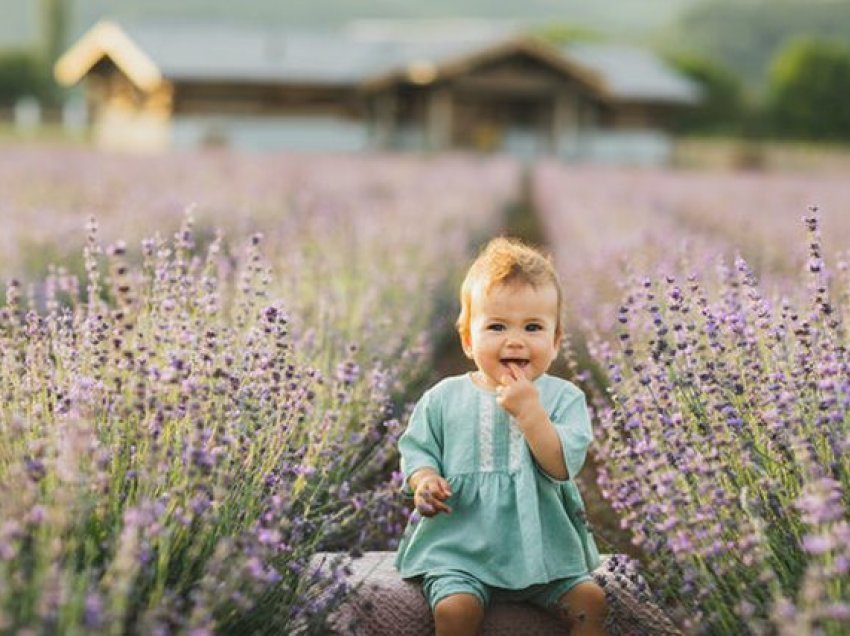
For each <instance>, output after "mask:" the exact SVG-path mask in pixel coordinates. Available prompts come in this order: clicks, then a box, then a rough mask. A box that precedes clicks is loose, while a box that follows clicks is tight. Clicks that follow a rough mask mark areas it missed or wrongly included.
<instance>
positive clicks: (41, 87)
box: [0, 51, 51, 105]
mask: <svg viewBox="0 0 850 636" xmlns="http://www.w3.org/2000/svg"><path fill="white" fill-rule="evenodd" d="M50 87H51V81H50V77H49V75H48V74H47V69H46V68H45V65H44V63H43V61H42V59H41V56H39V55H37V54H36V53H32V52H30V51H6V52H0V104H4V105H11V104H14V103H15V102H16V101H17V100H18V99H20V98H21V97H27V96H29V97H37V98H39V99H44V97H45V96H46V95H47V94H48V93H49V92H50Z"/></svg>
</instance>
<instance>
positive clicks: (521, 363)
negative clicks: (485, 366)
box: [499, 358, 528, 369]
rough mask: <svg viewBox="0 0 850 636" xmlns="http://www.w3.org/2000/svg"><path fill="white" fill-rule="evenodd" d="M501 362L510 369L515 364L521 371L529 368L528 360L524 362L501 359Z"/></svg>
mask: <svg viewBox="0 0 850 636" xmlns="http://www.w3.org/2000/svg"><path fill="white" fill-rule="evenodd" d="M499 362H501V363H502V364H503V365H505V366H506V367H510V366H511V365H512V364H515V365H516V366H518V367H519V368H520V369H524V368H525V367H527V366H528V360H523V359H522V358H501V359H500V360H499Z"/></svg>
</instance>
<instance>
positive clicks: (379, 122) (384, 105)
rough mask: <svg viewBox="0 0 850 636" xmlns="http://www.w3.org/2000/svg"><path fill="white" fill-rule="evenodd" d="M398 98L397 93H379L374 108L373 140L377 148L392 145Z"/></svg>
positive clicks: (385, 147)
mask: <svg viewBox="0 0 850 636" xmlns="http://www.w3.org/2000/svg"><path fill="white" fill-rule="evenodd" d="M397 110H398V99H397V98H396V95H395V93H393V92H387V93H379V94H378V95H377V96H376V97H375V101H374V107H373V109H372V118H373V119H372V141H373V143H374V145H375V147H376V148H379V149H387V148H390V147H392V144H393V137H394V136H395V127H396V113H397Z"/></svg>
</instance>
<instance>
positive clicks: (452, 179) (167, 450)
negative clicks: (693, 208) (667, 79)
mask: <svg viewBox="0 0 850 636" xmlns="http://www.w3.org/2000/svg"><path fill="white" fill-rule="evenodd" d="M0 164H2V166H0V175H2V176H0V180H2V181H3V182H4V183H3V184H2V189H3V191H4V192H5V193H7V194H8V195H9V199H8V203H7V204H8V205H11V207H10V208H9V209H7V210H4V240H7V241H8V244H7V245H6V246H5V247H6V249H4V250H3V255H4V259H5V260H4V262H3V264H2V273H3V275H4V277H9V278H11V277H12V276H13V275H14V276H15V277H16V278H15V279H12V282H10V283H9V285H8V286H7V288H6V290H5V302H4V303H3V304H2V305H0V395H2V400H0V631H3V632H4V633H6V632H9V633H42V632H43V633H63V634H75V633H86V634H89V633H125V632H126V633H151V634H168V633H193V634H203V633H212V632H216V633H240V634H241V633H299V632H305V631H310V630H311V629H314V628H315V621H317V620H318V619H319V618H320V617H321V615H322V614H323V611H324V609H325V608H326V607H330V606H332V605H333V604H334V603H336V602H337V600H338V599H339V597H340V596H341V595H342V594H344V593H346V591H347V590H346V588H345V585H344V584H343V583H342V582H341V581H342V578H341V577H339V576H338V575H339V574H340V572H341V571H342V568H344V567H345V566H344V563H342V562H340V563H337V564H336V565H335V567H334V568H331V570H328V571H325V572H324V573H323V574H319V573H317V572H314V571H313V570H311V568H310V559H311V556H312V555H313V554H314V553H315V552H316V551H317V550H319V549H329V548H330V549H340V548H345V549H347V550H350V551H353V552H356V551H357V550H362V549H365V548H368V547H377V546H380V547H387V543H386V542H387V541H388V537H397V536H398V535H399V534H400V524H401V522H402V521H403V519H404V517H403V514H404V513H403V511H402V510H401V509H400V507H399V505H400V502H399V499H398V497H397V494H396V493H397V487H398V484H397V483H396V477H395V476H393V477H391V478H390V479H389V480H387V477H386V476H387V475H390V474H392V470H393V466H394V465H395V463H396V461H395V457H394V454H393V453H394V442H395V439H396V434H397V431H398V427H399V424H398V422H399V420H400V419H401V418H403V416H404V412H403V410H404V409H403V406H401V404H402V402H400V398H402V397H403V396H404V394H405V391H406V390H408V389H409V388H410V386H411V385H412V384H414V383H416V382H419V381H422V379H423V378H422V374H423V368H424V367H425V366H426V365H424V364H422V363H423V362H424V360H425V356H426V354H427V351H428V347H429V333H430V329H431V327H432V326H433V322H434V320H436V317H435V316H434V311H433V298H432V293H433V292H434V291H436V290H437V289H438V288H439V287H440V286H441V285H443V284H445V280H444V279H445V276H446V275H449V276H451V275H454V274H456V273H457V272H453V271H451V269H450V268H448V269H447V267H446V264H451V263H457V264H458V266H460V264H462V263H463V262H465V261H466V260H468V256H469V252H470V250H471V249H472V247H473V246H474V244H475V243H476V242H477V241H478V240H479V239H480V237H481V235H485V234H491V233H493V232H495V231H497V230H498V228H499V226H500V223H501V220H502V215H501V209H502V207H503V206H504V204H505V201H506V200H507V199H508V198H509V197H511V196H513V194H514V193H513V192H512V191H511V188H512V187H513V184H515V183H516V175H515V173H514V171H515V168H514V166H513V165H512V164H509V163H504V162H498V161H491V162H481V163H477V164H475V163H470V162H469V161H461V160H457V159H452V158H442V159H439V160H433V161H428V160H425V159H418V160H417V159H400V158H392V159H389V158H380V157H372V158H363V157H347V158H346V157H335V158H334V157H318V156H316V157H301V158H297V157H290V158H281V157H272V156H269V157H239V156H235V155H224V154H221V155H219V154H211V155H207V156H169V157H159V158H156V159H153V158H131V157H118V156H98V155H90V154H88V153H85V152H76V151H62V152H58V151H49V152H48V151H24V150H22V151H16V152H9V153H6V154H4V155H2V156H0ZM190 204H193V205H194V210H193V212H192V213H191V214H184V213H183V209H184V208H185V207H186V206H188V205H190ZM92 212H95V213H96V215H97V221H95V220H89V221H87V220H86V219H87V218H88V217H89V215H90V214H91V213H92ZM193 217H194V219H195V221H194V224H193ZM181 218H182V222H181ZM181 223H182V224H181ZM87 224H88V231H87V232H86V231H84V229H83V228H84V226H86V225H87ZM216 227H223V228H224V229H225V231H224V232H217V231H216V230H215V228H216ZM76 237H79V239H77V238H76ZM125 240H126V241H127V242H126V243H125V242H124V241H125ZM75 242H78V243H79V246H76V245H75ZM102 244H104V245H105V247H104V246H102ZM23 245H28V246H29V247H30V249H32V248H34V247H35V248H38V249H39V251H40V258H42V259H44V262H43V261H39V260H36V258H35V256H34V255H32V254H27V253H22V252H21V251H20V250H19V249H18V248H20V246H23ZM77 249H79V250H80V252H81V253H82V255H83V256H82V258H81V259H79V261H78V262H75V261H74V258H73V254H74V251H75V250H77ZM66 252H67V258H64V259H60V261H59V263H57V265H56V266H53V265H49V264H48V263H47V262H46V259H47V257H46V256H45V253H46V254H48V255H54V256H55V255H59V256H63V255H65V253H66ZM33 272H35V273H33ZM42 272H43V273H44V274H45V277H44V278H43V279H42V278H40V276H39V274H40V273H42ZM28 630H29V631H28Z"/></svg>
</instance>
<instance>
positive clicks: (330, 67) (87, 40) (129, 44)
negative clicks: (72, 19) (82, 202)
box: [55, 21, 695, 102]
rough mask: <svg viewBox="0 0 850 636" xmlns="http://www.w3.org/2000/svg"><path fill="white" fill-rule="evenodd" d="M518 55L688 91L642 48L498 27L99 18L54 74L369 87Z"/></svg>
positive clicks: (599, 79) (658, 88)
mask: <svg viewBox="0 0 850 636" xmlns="http://www.w3.org/2000/svg"><path fill="white" fill-rule="evenodd" d="M608 49H610V50H608ZM516 51H522V52H524V53H526V54H529V55H532V56H535V57H537V58H538V59H540V60H541V62H543V63H546V64H548V65H550V66H553V67H555V68H557V69H558V70H560V71H561V72H563V73H565V74H568V75H570V76H571V77H573V78H575V79H577V80H578V81H579V82H581V83H584V84H585V85H587V86H588V87H589V88H591V89H592V90H593V91H594V92H595V93H596V94H597V95H599V96H600V97H603V98H608V99H629V100H646V101H659V100H660V101H674V102H675V101H679V102H690V101H692V100H693V95H694V94H695V92H694V90H688V86H689V83H688V82H687V80H685V79H683V78H681V77H679V76H678V75H676V74H675V73H673V71H671V70H669V69H667V68H666V67H664V65H663V64H662V63H661V62H660V61H659V60H658V59H657V58H654V57H653V56H652V55H651V54H649V53H646V52H643V51H639V50H637V49H631V50H630V51H631V53H628V54H627V52H626V51H625V50H624V49H623V47H599V46H598V45H597V47H596V48H593V47H577V48H575V49H573V48H572V47H571V48H569V49H561V50H559V49H557V48H555V47H551V46H548V45H545V44H542V43H540V42H536V41H533V40H530V39H528V38H523V37H517V36H513V37H511V36H510V35H508V34H507V33H506V32H505V31H504V29H502V30H499V29H495V30H490V31H488V30H486V29H484V30H474V29H473V30H469V31H457V30H456V31H454V32H443V34H442V35H441V34H440V33H439V32H435V33H434V35H433V37H415V38H400V37H399V38H396V39H392V38H391V37H390V36H385V37H374V36H372V37H362V36H358V35H357V34H356V33H351V32H348V33H346V32H340V31H311V32H304V31H291V30H286V29H281V28H277V27H262V26H249V25H243V26H233V25H221V24H218V25H216V24H197V23H184V24H181V23H172V24H160V25H157V24H140V25H132V24H131V25H126V26H124V25H122V26H118V25H117V24H115V23H114V22H111V21H101V22H99V23H98V24H97V25H95V26H94V27H93V28H92V29H90V30H89V31H88V32H87V33H86V34H85V35H83V37H82V38H81V39H80V40H78V41H77V43H76V44H74V46H72V47H71V48H70V49H69V50H68V51H67V52H66V53H65V54H64V55H63V56H62V57H61V58H60V59H59V61H58V62H57V63H56V67H55V75H56V78H57V80H58V81H59V82H60V83H62V84H65V85H72V84H75V83H77V82H79V81H80V80H81V79H82V78H83V77H84V76H85V75H86V73H88V72H89V70H90V69H91V68H92V67H93V66H94V65H95V64H96V63H97V62H98V61H99V60H100V59H102V58H103V57H108V58H109V59H111V60H112V61H113V62H114V63H115V64H116V65H117V66H118V67H119V68H120V69H121V70H122V71H123V72H124V73H125V74H126V75H127V76H128V78H130V80H131V81H133V82H134V83H136V85H137V86H139V87H140V88H142V89H144V90H152V88H153V87H155V86H156V85H157V84H158V83H159V82H160V81H162V80H163V79H165V80H169V81H185V80H206V81H222V82H234V83H245V82H256V81H260V82H281V83H287V82H290V83H291V82H305V83H307V82H309V83H313V84H327V85H346V86H359V87H365V88H370V87H371V88H376V87H380V86H384V85H386V84H387V83H393V82H398V81H411V80H412V81H417V77H418V78H419V79H420V80H423V81H430V80H431V79H433V78H434V77H436V76H440V77H453V76H457V75H460V74H462V73H464V72H466V71H468V70H469V69H471V68H473V67H475V66H476V65H477V64H479V63H481V62H482V61H485V60H488V59H493V58H497V57H499V56H500V55H505V54H509V53H511V52H516ZM630 56H631V57H630ZM417 74H418V75H417ZM644 74H646V75H644ZM691 88H692V87H691Z"/></svg>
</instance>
